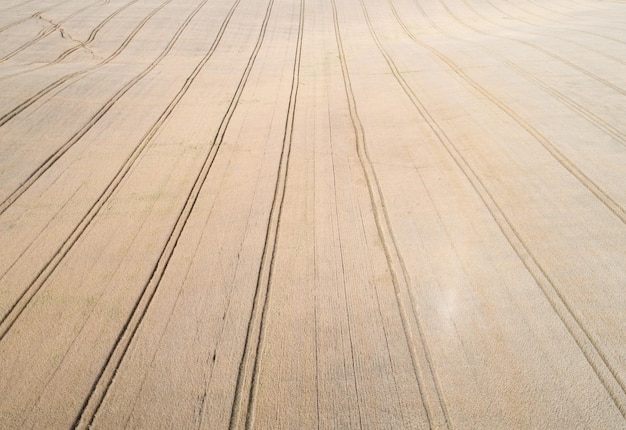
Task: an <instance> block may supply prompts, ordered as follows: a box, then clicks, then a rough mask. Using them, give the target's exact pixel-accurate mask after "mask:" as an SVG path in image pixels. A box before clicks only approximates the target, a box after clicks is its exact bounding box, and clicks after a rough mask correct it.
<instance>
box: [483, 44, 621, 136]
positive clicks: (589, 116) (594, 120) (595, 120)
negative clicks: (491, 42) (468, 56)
mask: <svg viewBox="0 0 626 430" xmlns="http://www.w3.org/2000/svg"><path fill="white" fill-rule="evenodd" d="M488 52H489V53H490V54H491V55H492V56H493V57H494V58H496V59H497V60H499V61H500V62H501V63H503V64H504V65H506V66H507V67H509V68H510V69H511V70H513V71H515V72H517V74H519V75H520V76H522V77H523V78H525V79H526V80H527V81H529V82H531V83H533V84H535V85H536V86H538V87H539V88H542V89H543V90H544V91H546V92H547V93H548V94H550V95H551V96H552V97H554V98H555V99H556V100H558V101H560V102H561V103H562V104H564V105H565V106H568V107H569V108H570V109H572V110H573V111H574V112H576V113H578V114H579V115H580V116H582V117H583V118H585V119H586V120H587V121H588V122H589V123H591V124H592V125H594V126H595V127H597V128H598V129H599V130H601V131H603V132H605V133H606V134H608V135H610V136H611V137H613V138H614V139H615V140H616V141H618V142H619V143H621V144H622V145H624V146H626V133H624V132H622V131H621V130H619V129H617V128H616V127H614V126H613V125H611V124H609V123H608V122H606V121H605V120H603V119H602V118H600V117H599V116H597V115H596V114H594V113H593V112H591V111H590V110H588V109H586V108H585V107H584V106H582V105H581V104H580V103H577V102H576V101H574V100H572V99H570V98H569V97H567V96H566V95H564V94H562V93H561V92H560V91H558V90H556V89H554V88H553V87H552V86H550V85H548V84H546V83H545V82H543V81H542V80H541V79H539V78H537V77H536V76H534V75H532V74H531V73H529V72H527V71H526V70H524V69H522V68H521V67H519V66H518V65H517V64H514V63H513V62H511V61H509V60H507V59H506V58H504V57H503V56H501V55H500V54H497V53H495V52H493V51H491V50H488Z"/></svg>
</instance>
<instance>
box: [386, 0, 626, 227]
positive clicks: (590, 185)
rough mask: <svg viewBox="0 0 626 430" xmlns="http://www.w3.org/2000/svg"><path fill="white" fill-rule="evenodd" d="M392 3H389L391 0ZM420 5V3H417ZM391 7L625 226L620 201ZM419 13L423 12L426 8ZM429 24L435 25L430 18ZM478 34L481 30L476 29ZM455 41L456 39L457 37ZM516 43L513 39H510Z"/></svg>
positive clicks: (427, 48)
mask: <svg viewBox="0 0 626 430" xmlns="http://www.w3.org/2000/svg"><path fill="white" fill-rule="evenodd" d="M388 2H389V0H388ZM416 3H417V1H416ZM389 4H390V5H391V7H392V11H393V13H394V16H395V17H396V20H397V21H398V23H399V24H400V26H401V27H402V28H403V29H404V31H405V33H406V34H407V35H408V36H409V37H410V38H411V39H412V40H413V41H414V42H415V43H416V44H418V45H419V46H421V47H422V48H424V49H426V50H428V51H429V52H431V53H432V54H434V55H435V56H436V57H437V58H439V59H440V60H441V61H443V62H444V63H445V64H446V65H447V66H448V67H450V68H451V69H452V70H453V71H454V72H455V73H456V74H457V75H458V76H459V77H460V78H461V79H463V80H464V81H465V82H466V83H467V84H469V85H470V86H471V87H472V88H474V90H476V91H478V92H479V93H480V94H482V95H483V96H484V97H485V98H486V99H487V100H489V101H490V102H491V103H493V104H494V105H495V106H496V107H498V108H499V109H500V110H502V111H503V112H504V113H506V114H507V115H508V116H509V117H510V118H511V119H513V120H514V121H515V122H516V123H518V124H519V125H520V126H521V127H522V128H523V129H524V130H525V131H526V132H527V133H528V134H530V135H531V136H532V137H533V138H534V139H535V140H536V141H537V142H539V143H540V144H541V146H543V147H544V148H545V150H546V151H548V153H549V154H550V155H551V156H552V157H553V158H554V159H555V160H556V161H557V162H558V163H559V164H560V165H561V166H563V168H565V169H566V170H567V171H568V172H569V173H570V174H571V175H572V176H574V177H575V178H576V179H577V180H578V181H579V182H580V183H581V184H582V185H583V186H584V187H585V188H587V190H589V191H590V192H591V193H592V194H593V195H594V196H596V198H597V199H598V200H599V201H600V202H601V203H602V204H603V205H604V206H606V207H607V209H609V210H610V211H611V212H612V213H613V214H614V215H615V216H616V217H617V218H619V219H620V220H621V221H622V223H624V224H626V210H625V209H624V207H623V206H621V205H620V204H619V203H618V202H617V201H615V200H614V199H613V198H612V197H611V196H610V195H608V194H607V193H606V192H605V191H604V190H603V189H602V188H601V187H600V186H598V184H596V183H595V182H594V181H593V180H592V179H591V178H589V176H587V175H586V174H585V173H583V172H582V171H581V170H580V169H579V168H578V167H577V166H576V165H575V164H574V163H573V162H572V161H571V160H570V159H569V158H568V157H566V156H565V154H563V153H562V152H561V151H560V150H559V149H558V148H557V147H556V146H555V145H554V144H553V143H552V142H550V140H549V139H548V138H546V137H545V136H544V135H543V134H542V133H541V132H540V131H539V130H537V129H536V128H534V127H533V126H532V125H531V124H530V123H529V122H528V121H526V120H525V119H524V118H523V117H522V116H521V115H519V114H518V113H517V112H515V111H514V110H513V109H511V108H510V107H508V106H507V105H506V104H505V103H503V102H502V101H500V100H499V99H498V98H497V97H495V96H494V95H493V94H492V93H490V92H489V91H487V89H486V88H484V87H483V86H481V85H480V84H478V83H477V82H476V81H474V80H473V79H471V78H470V77H469V76H468V75H467V74H466V73H465V72H464V71H463V70H462V69H461V68H460V67H458V66H457V65H456V64H455V63H454V62H452V61H451V60H450V59H449V58H447V57H446V56H444V55H443V54H442V53H441V52H439V51H438V50H436V49H435V48H433V47H432V46H430V45H427V44H426V43H424V42H421V41H420V40H419V39H417V37H415V35H414V34H412V33H411V31H410V30H409V29H408V28H407V27H406V25H405V24H404V22H403V21H402V19H401V18H400V16H399V15H398V13H397V11H396V10H395V8H394V7H393V5H392V3H389ZM420 10H421V11H422V13H424V12H423V9H421V7H420ZM428 21H429V22H432V21H431V20H430V19H428ZM435 28H436V29H437V30H438V31H440V32H441V33H442V34H443V35H446V36H447V37H450V38H454V37H452V36H450V35H449V34H447V32H445V31H444V30H442V29H441V28H439V27H438V26H435ZM476 31H478V30H476ZM455 39H456V38H455ZM511 40H513V39H511Z"/></svg>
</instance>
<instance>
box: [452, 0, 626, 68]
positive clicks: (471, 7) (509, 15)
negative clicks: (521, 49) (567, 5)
mask: <svg viewBox="0 0 626 430" xmlns="http://www.w3.org/2000/svg"><path fill="white" fill-rule="evenodd" d="M463 3H464V4H465V5H466V7H467V8H468V9H469V10H471V11H472V12H473V13H474V14H475V15H476V16H479V17H480V18H481V19H483V20H485V21H486V22H488V23H490V24H491V25H495V26H497V27H500V28H502V29H505V30H510V29H509V28H508V27H505V26H503V25H501V24H499V23H497V22H496V21H494V20H492V19H489V18H487V17H486V16H484V15H483V14H481V13H479V12H478V11H477V10H476V8H474V7H473V6H472V5H471V4H470V3H469V2H468V1H467V0H463ZM487 3H488V4H489V5H490V6H491V7H492V8H494V9H495V10H497V11H498V12H500V13H501V14H503V15H506V16H507V17H508V18H510V19H515V20H518V21H520V22H523V23H524V24H525V25H527V26H531V27H537V28H539V29H542V28H544V26H542V25H539V24H534V23H532V22H529V21H527V20H525V19H522V18H520V17H517V16H513V15H511V14H510V13H508V12H506V11H503V10H502V9H500V8H498V7H497V6H495V5H494V4H493V3H492V2H490V1H487ZM520 9H521V8H520ZM522 10H524V9H522ZM533 15H534V14H533ZM535 16H539V15H535ZM515 31H517V32H520V33H522V30H515ZM569 31H571V32H576V33H584V32H581V31H580V30H577V29H570V30H569ZM523 33H524V34H531V35H533V36H543V34H541V33H535V32H531V31H528V30H526V31H524V32H523ZM551 37H552V39H555V40H560V41H563V42H566V43H569V44H571V45H574V46H577V47H579V48H582V49H584V50H586V51H589V52H594V53H596V54H598V55H601V56H603V57H605V58H608V59H610V60H613V61H615V62H617V63H621V64H626V61H624V60H622V59H620V58H617V57H615V56H613V55H610V54H607V53H605V52H602V51H599V50H597V49H594V48H590V47H588V46H585V45H583V44H581V43H578V42H576V41H573V40H570V39H566V38H563V37H556V36H554V35H552V36H551Z"/></svg>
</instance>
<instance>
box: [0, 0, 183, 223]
mask: <svg viewBox="0 0 626 430" xmlns="http://www.w3.org/2000/svg"><path fill="white" fill-rule="evenodd" d="M172 1H173V0H165V1H164V2H163V3H161V4H160V5H159V6H157V7H156V8H155V9H153V10H152V11H151V12H150V13H149V14H148V15H146V17H145V18H144V19H143V20H141V22H140V23H139V24H138V25H137V26H136V27H135V28H134V29H133V31H132V32H131V33H130V34H129V35H128V36H127V37H126V39H124V41H123V42H122V43H121V44H120V46H118V47H117V49H116V50H115V51H114V52H113V53H112V54H111V55H109V56H108V57H107V58H105V59H104V60H102V61H101V62H100V63H99V64H96V65H95V66H92V67H88V68H86V69H84V70H79V71H76V72H72V73H69V74H67V75H65V76H63V77H61V78H59V79H57V80H56V81H54V82H53V83H51V84H50V85H48V86H46V87H45V88H43V89H41V90H39V91H38V92H37V93H36V94H34V95H33V96H31V97H29V98H27V99H26V100H24V101H23V102H22V103H20V104H19V105H17V106H16V107H14V108H13V109H11V110H10V111H9V112H7V113H6V114H4V115H2V116H1V117H0V127H3V126H4V125H6V123H8V122H9V121H11V120H12V119H13V118H15V117H16V116H17V115H19V114H20V113H22V112H23V111H24V110H25V109H27V108H28V107H30V106H31V105H33V104H34V103H35V102H37V101H38V100H40V99H41V98H42V97H44V96H45V95H46V94H48V93H50V92H51V91H52V90H54V89H56V88H58V87H60V86H61V85H63V84H65V83H66V82H68V81H70V80H71V79H73V78H76V77H79V76H83V75H86V74H89V73H92V72H94V71H96V70H97V69H99V68H100V67H102V66H104V65H106V64H108V63H110V62H111V61H113V60H114V59H115V58H116V57H117V56H119V55H120V54H121V53H122V52H123V51H124V50H125V49H126V47H127V46H128V45H129V44H130V42H132V40H133V39H134V38H135V36H136V35H137V34H138V33H139V31H141V29H142V28H143V27H144V26H145V25H146V23H147V22H148V21H150V20H151V19H152V17H154V15H156V14H157V13H158V12H159V11H160V10H161V9H163V8H164V7H165V6H167V5H168V4H169V3H171V2H172ZM0 208H1V206H0ZM1 212H2V209H0V214H1Z"/></svg>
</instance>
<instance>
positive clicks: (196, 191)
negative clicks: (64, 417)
mask: <svg viewBox="0 0 626 430" xmlns="http://www.w3.org/2000/svg"><path fill="white" fill-rule="evenodd" d="M239 1H240V0H237V2H236V3H235V4H234V5H233V8H232V9H231V12H230V13H229V17H228V19H230V16H232V13H234V10H235V8H236V6H237V5H238V4H239ZM273 5H274V0H270V2H269V4H268V7H267V10H266V14H265V17H264V20H263V24H262V26H261V29H260V32H259V36H258V39H257V43H256V45H255V47H254V49H253V51H252V53H251V55H250V58H249V59H248V63H247V65H246V68H245V70H244V72H243V74H242V76H241V79H240V81H239V83H238V85H237V88H236V90H235V93H234V95H233V97H232V98H231V102H230V104H229V106H228V109H227V111H226V113H225V114H224V117H223V118H222V121H221V122H220V125H219V128H218V130H217V132H216V134H215V137H214V139H213V142H212V143H211V147H210V149H209V153H208V154H207V156H206V157H205V159H204V163H203V165H202V167H201V170H200V172H199V173H198V175H197V176H196V179H195V181H194V184H193V186H192V188H191V189H190V190H189V193H188V195H187V199H186V201H185V204H184V206H183V208H182V210H181V212H180V213H179V215H178V218H177V220H176V223H175V225H174V227H173V228H172V230H171V232H170V235H169V238H168V240H167V242H166V244H165V246H164V248H163V250H162V251H161V254H160V256H159V259H158V260H157V262H156V263H155V265H154V268H153V271H152V274H151V275H150V279H149V281H148V283H147V284H146V285H144V287H143V290H142V292H141V294H140V296H139V298H138V300H137V301H136V302H135V305H134V307H133V310H132V311H131V313H130V314H129V316H128V318H127V320H126V322H125V324H124V326H123V328H122V330H121V331H120V333H119V335H118V337H117V340H116V341H115V344H114V345H113V347H112V348H111V351H110V353H109V355H108V357H107V359H106V361H105V363H104V364H103V366H102V368H101V370H100V372H99V374H98V376H97V378H96V380H95V382H94V384H93V386H92V389H91V392H90V394H89V396H88V397H87V398H86V399H85V402H84V403H83V406H82V407H81V410H80V412H79V414H78V416H77V417H76V420H75V422H74V427H75V428H78V429H82V428H89V427H90V426H91V424H92V423H93V421H94V419H95V417H96V415H97V413H98V410H99V409H100V406H101V405H102V402H103V401H104V398H105V397H106V394H107V392H108V390H109V388H110V386H111V384H112V382H113V379H114V378H115V375H116V374H117V370H118V369H119V367H120V364H121V363H122V361H123V360H124V357H125V356H126V352H127V351H128V348H129V346H130V344H131V342H132V340H133V338H134V336H135V333H136V332H137V330H138V328H139V326H140V325H141V323H142V321H143V318H144V316H145V315H146V312H147V311H148V308H149V307H150V304H151V302H152V299H153V298H154V295H155V294H156V292H157V289H158V287H159V284H160V282H161V280H162V279H163V276H164V274H165V271H166V269H167V266H168V264H169V262H170V260H171V258H172V255H173V254H174V251H175V250H176V246H177V244H178V240H179V239H180V236H181V234H182V232H183V230H184V228H185V226H186V224H187V221H188V219H189V216H190V215H191V212H192V211H193V209H194V207H195V204H196V202H197V200H198V197H199V195H200V192H201V191H202V188H203V185H204V183H205V182H206V179H207V177H208V175H209V172H210V170H211V167H212V166H213V162H214V160H215V158H216V156H217V154H218V152H219V150H220V147H221V145H222V142H223V140H224V136H225V134H226V130H227V129H228V126H229V124H230V120H231V119H232V117H233V115H234V113H235V110H236V108H237V106H238V103H239V100H240V98H241V95H242V93H243V90H244V88H245V87H246V84H247V82H248V78H249V76H250V72H251V71H252V68H253V66H254V64H255V62H256V59H257V56H258V53H259V51H260V49H261V45H262V44H263V41H264V39H265V33H266V30H267V25H268V22H269V18H270V15H271V11H272V7H273ZM226 24H227V22H226V21H225V23H224V24H223V28H224V29H225V27H226ZM220 37H221V36H220Z"/></svg>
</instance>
